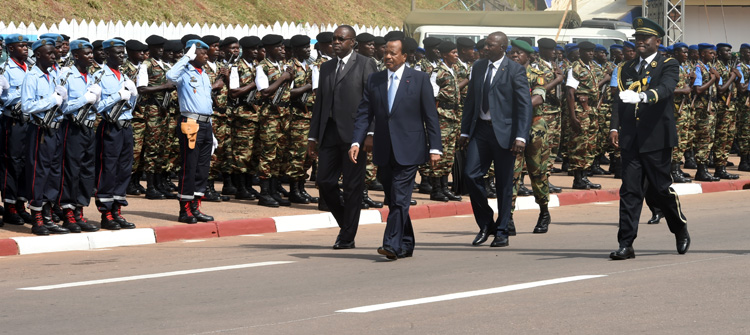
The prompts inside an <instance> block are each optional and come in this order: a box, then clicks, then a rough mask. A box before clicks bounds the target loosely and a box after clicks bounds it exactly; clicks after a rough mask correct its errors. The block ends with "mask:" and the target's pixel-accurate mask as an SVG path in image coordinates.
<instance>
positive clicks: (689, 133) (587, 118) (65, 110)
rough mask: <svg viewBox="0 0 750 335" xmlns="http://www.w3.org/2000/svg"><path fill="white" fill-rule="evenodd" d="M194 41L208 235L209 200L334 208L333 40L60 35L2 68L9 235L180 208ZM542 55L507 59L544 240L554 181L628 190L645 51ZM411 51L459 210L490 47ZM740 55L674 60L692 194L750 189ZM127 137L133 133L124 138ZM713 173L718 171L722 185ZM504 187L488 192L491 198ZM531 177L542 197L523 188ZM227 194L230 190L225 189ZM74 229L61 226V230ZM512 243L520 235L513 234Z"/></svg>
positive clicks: (684, 55) (374, 43)
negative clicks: (734, 153) (207, 126)
mask: <svg viewBox="0 0 750 335" xmlns="http://www.w3.org/2000/svg"><path fill="white" fill-rule="evenodd" d="M191 40H200V41H202V42H203V43H205V44H206V45H207V46H208V52H207V55H208V62H207V64H206V65H205V66H204V67H203V69H202V71H205V72H206V73H207V74H208V77H209V78H210V81H211V84H212V87H211V89H212V100H213V114H212V116H211V117H210V121H211V123H212V127H213V133H214V149H213V153H212V160H211V165H210V171H209V182H208V185H207V186H206V188H205V190H202V191H201V192H200V193H202V195H203V196H202V198H201V199H198V200H197V201H196V202H193V203H191V204H189V205H190V206H189V207H190V208H188V209H187V210H191V211H192V214H193V216H194V217H196V218H198V219H199V220H202V221H205V220H206V219H205V218H210V217H207V216H205V215H202V214H201V213H200V209H199V208H198V206H199V204H200V200H203V201H227V200H229V199H230V197H229V196H234V197H235V198H236V199H241V200H257V201H258V205H261V206H267V207H279V206H290V205H291V203H298V204H309V203H318V208H319V209H321V210H325V209H326V205H325V204H324V203H320V202H319V198H318V197H313V196H311V195H310V194H308V193H307V191H306V190H305V181H306V180H307V179H308V178H310V180H313V181H314V179H315V169H316V162H315V161H314V160H313V159H311V158H310V157H309V156H308V155H307V145H308V144H307V142H308V130H309V124H310V118H311V113H312V106H313V104H314V103H315V90H316V89H317V85H318V72H319V69H320V65H321V64H322V63H323V62H325V61H327V60H329V59H331V58H332V57H335V55H334V53H333V48H332V41H333V33H331V32H323V33H320V34H318V35H317V36H316V40H317V41H316V43H315V44H314V48H315V50H316V51H317V52H316V55H317V56H316V57H311V54H312V53H311V39H310V38H309V37H307V36H304V35H296V36H293V37H292V38H290V39H283V37H281V36H280V35H274V34H269V35H266V36H263V37H262V38H260V37H257V36H247V37H242V38H240V39H237V38H234V37H227V38H224V39H221V38H219V37H218V36H213V35H206V36H202V37H201V36H197V35H186V36H184V37H183V38H182V39H180V40H168V39H165V38H163V37H161V36H157V35H152V36H149V37H148V38H147V39H146V40H145V44H144V43H142V42H140V41H137V40H128V41H125V40H123V39H121V38H113V39H110V40H106V41H101V40H98V41H93V42H89V40H88V39H86V38H84V37H81V38H79V39H77V40H73V41H71V40H70V38H69V37H68V36H65V35H58V34H44V35H41V36H40V39H39V40H38V41H35V42H33V43H32V42H31V41H29V39H28V38H27V37H26V36H23V35H19V34H12V35H8V36H7V37H6V38H5V40H4V42H5V50H7V54H8V58H7V61H6V62H5V64H4V65H3V67H2V70H0V71H2V72H3V75H2V76H0V84H2V85H1V87H0V88H1V89H2V95H1V96H0V101H1V102H2V109H3V116H2V119H3V120H2V124H1V127H2V129H1V130H2V136H0V142H1V143H0V150H2V171H0V173H3V174H4V181H3V184H2V189H0V191H2V198H3V205H4V208H3V210H2V213H3V221H2V222H3V223H8V224H15V225H23V224H24V223H30V224H32V232H33V233H35V234H38V235H47V234H50V233H68V232H80V231H96V230H98V229H99V228H98V227H96V226H94V225H92V224H90V223H88V221H87V219H86V218H85V216H84V214H83V208H84V207H87V206H88V205H89V202H90V199H91V198H92V197H94V198H96V205H97V209H98V210H99V211H100V212H101V213H102V221H101V227H102V228H104V229H113V230H114V229H127V228H134V227H135V225H134V224H132V223H130V222H128V221H127V220H125V219H124V218H123V217H122V213H121V207H122V206H127V201H126V200H125V195H126V194H127V195H144V196H145V198H146V199H154V200H157V199H176V198H178V194H176V193H174V192H175V191H176V188H177V187H176V185H174V184H173V182H172V179H173V178H175V176H176V175H179V173H180V170H181V166H180V160H179V157H180V152H179V151H180V145H179V143H178V141H177V134H178V131H179V130H180V125H179V124H178V121H177V120H178V117H179V116H180V115H181V113H183V114H184V111H181V108H180V102H179V101H178V100H179V99H178V96H177V92H176V90H175V84H174V83H173V82H170V81H169V80H168V79H167V72H168V71H169V69H170V68H171V67H172V65H173V64H175V63H176V62H177V61H178V60H180V58H181V57H182V56H183V53H184V52H185V47H186V44H187V43H188V41H191ZM356 41H357V46H356V49H355V50H356V52H358V53H359V54H361V55H364V56H366V57H372V58H374V59H375V60H376V63H377V65H378V70H383V69H384V68H385V66H384V64H383V62H382V59H383V53H384V50H385V44H386V43H385V39H384V38H382V37H379V36H373V35H371V34H369V33H361V34H359V35H357V36H356ZM536 42H537V45H538V46H537V47H533V46H532V45H533V44H534V43H533V42H532V40H531V39H529V38H518V39H516V40H514V41H512V43H511V46H510V47H509V49H508V50H507V54H506V57H510V58H511V59H512V60H514V61H516V62H518V63H520V64H522V65H524V66H526V68H527V77H528V80H529V87H530V88H531V90H530V92H529V93H530V94H531V96H532V103H533V106H534V118H533V122H532V126H531V129H530V139H529V143H527V146H526V149H525V152H524V153H523V154H521V155H519V156H518V157H517V159H516V169H515V182H516V187H514V197H515V195H516V194H518V195H532V194H533V195H534V197H535V200H536V202H537V203H538V204H539V205H540V209H541V213H540V217H539V221H538V222H537V226H536V227H535V229H534V232H536V233H544V232H546V231H547V226H548V224H549V221H550V218H549V212H548V211H547V203H548V201H549V193H550V192H553V193H554V192H561V188H559V187H557V186H555V185H552V184H551V183H549V179H548V177H549V175H550V174H551V173H559V172H567V173H568V174H570V175H572V176H574V181H573V184H572V188H573V189H598V188H601V185H599V184H595V183H593V182H591V181H590V180H589V179H588V177H589V176H592V175H605V174H614V176H615V178H617V177H619V174H620V170H619V162H620V158H619V152H618V150H617V148H615V147H614V146H613V145H611V144H610V143H609V142H608V137H609V136H608V135H609V133H610V131H616V130H612V129H610V128H609V120H610V117H611V114H612V112H613V111H612V108H613V106H615V104H614V103H613V101H614V99H616V98H617V97H618V92H619V91H620V90H625V89H632V87H631V88H623V87H618V84H617V80H616V78H617V74H618V72H619V70H620V69H619V64H622V63H623V62H624V61H627V60H630V59H634V58H635V57H636V56H637V51H636V46H635V45H634V44H633V43H631V42H625V43H624V44H623V45H612V46H610V47H609V50H608V49H607V48H605V47H604V46H602V45H595V44H593V43H590V42H581V43H578V44H567V45H565V46H561V45H558V44H557V43H556V42H555V41H554V40H552V39H547V38H542V39H539V40H538V41H536ZM405 43H411V44H413V47H414V48H409V49H415V50H418V51H417V52H415V53H414V54H410V55H409V58H408V62H407V66H410V67H413V68H415V69H417V70H420V71H424V72H427V73H429V74H430V75H431V82H432V85H433V90H434V95H435V100H436V107H437V109H438V113H439V118H440V129H441V138H442V142H443V143H442V146H443V151H444V155H443V156H442V157H441V161H440V163H439V164H437V165H436V166H427V165H425V166H423V167H421V168H420V170H419V173H420V183H419V184H416V183H415V189H416V190H418V191H419V192H421V193H426V194H429V195H430V199H431V200H435V201H460V200H461V195H462V194H465V187H462V185H461V181H460V179H461V177H460V176H461V172H460V170H461V164H462V155H463V153H462V150H460V148H458V147H457V146H456V144H457V141H458V137H459V132H460V123H461V114H462V109H463V101H464V100H465V98H466V93H467V86H468V85H467V84H468V82H469V78H470V76H471V73H470V70H471V66H472V64H473V62H475V61H476V60H477V59H480V58H483V57H484V55H483V53H484V51H485V49H484V40H480V41H478V42H476V43H475V41H473V40H471V39H469V38H465V37H461V38H458V39H456V41H455V42H453V41H444V40H442V39H438V38H434V37H427V38H425V39H424V40H423V41H422V43H423V45H424V49H422V48H416V46H417V41H415V40H413V39H411V38H407V40H406V41H405ZM29 48H31V49H32V51H33V53H34V57H33V58H32V57H28V49H29ZM48 49H49V50H48ZM120 49H122V50H123V51H122V52H117V50H120ZM731 49H732V46H731V45H729V44H726V43H721V44H719V45H717V46H713V45H710V44H700V45H697V46H688V45H685V44H684V43H677V44H675V45H672V46H670V47H669V48H663V51H662V52H663V53H668V54H669V55H670V57H673V58H675V59H677V60H678V61H679V62H680V63H681V72H680V82H679V84H678V87H677V89H676V90H675V94H676V96H677V97H676V99H675V101H676V102H675V104H676V108H675V114H676V115H675V116H676V117H677V127H678V133H679V147H677V148H675V149H674V155H673V164H672V177H673V179H674V182H677V183H683V182H690V181H691V176H690V175H689V174H687V173H685V172H683V171H682V170H681V166H684V167H686V168H695V169H697V173H696V175H695V176H694V179H695V180H698V181H716V180H719V179H720V178H721V179H736V178H738V176H737V175H736V174H730V173H728V172H727V170H726V167H727V166H728V165H729V164H731V162H729V161H728V156H729V153H730V150H731V149H732V144H733V143H734V144H736V145H737V147H738V148H739V151H738V153H739V155H740V157H741V162H740V165H739V167H738V168H739V170H742V171H750V157H748V155H750V124H749V123H750V102H749V101H750V94H748V82H746V80H745V78H750V77H749V76H750V65H748V64H750V45H748V44H743V45H742V47H741V49H740V54H739V58H738V57H736V56H733V55H732V52H731ZM87 50H88V51H87ZM109 76H112V78H113V79H111V82H108V80H109ZM40 82H42V83H43V85H41V84H39V83H40ZM637 84H638V83H633V85H637ZM117 102H121V103H119V104H118V103H117ZM91 106H94V107H93V110H94V111H93V112H90V111H89V110H90V109H92V107H91ZM113 110H114V111H115V112H113ZM615 112H616V111H615ZM108 125H111V126H112V127H110V128H111V129H110V128H107V126H108ZM123 129H126V130H127V131H128V132H132V135H127V134H124V135H121V136H120V135H117V136H114V135H113V134H114V133H116V132H117V131H122V130H123ZM127 136H130V139H125V138H126V137H127ZM125 156H127V157H125ZM607 156H609V158H607ZM683 158H684V163H683ZM556 162H557V163H562V164H561V168H559V169H558V168H556V167H555V163H556ZM454 163H455V164H454ZM601 164H605V165H606V164H608V165H609V170H608V171H606V170H604V169H603V168H602V167H601ZM683 164H684V165H683ZM709 166H713V167H714V168H715V171H714V173H713V174H711V173H710V172H709V170H708V167H709ZM308 172H310V173H309V174H308ZM492 173H493V172H492V170H490V172H489V175H488V177H487V178H486V183H487V185H488V186H489V188H488V189H489V190H490V197H494V195H493V194H492V193H494V192H493V191H492V190H493V189H494V187H493V185H492V184H493V183H492V182H491V180H493V178H492ZM525 174H528V176H529V178H530V180H531V188H532V190H528V189H527V188H526V187H525V186H524V185H523V179H524V175H525ZM449 175H452V176H453V178H449ZM376 176H377V172H376V167H375V166H374V165H373V164H372V161H371V155H370V159H369V160H368V167H367V174H366V184H367V188H366V189H365V191H364V192H365V196H364V200H363V203H362V207H363V208H368V207H383V203H382V202H378V201H374V200H373V199H371V198H370V197H369V196H368V194H367V192H368V189H369V190H382V185H380V183H379V182H378V180H377V177H376ZM144 179H145V182H146V186H145V187H143V186H142V184H141V181H142V180H144ZM449 180H450V181H449ZM215 181H220V182H222V185H223V186H222V188H221V190H217V189H216V188H215V186H214V182H215ZM283 184H288V185H289V189H288V190H287V189H286V188H285V187H284V186H283ZM254 186H259V189H260V191H258V190H256V188H255V187H254ZM27 202H28V204H29V209H30V210H31V213H29V212H27V208H26V204H25V203H27ZM184 218H185V216H183V212H181V215H180V218H179V220H180V221H181V222H186V223H194V222H196V220H195V219H193V218H187V219H185V220H183V219H184ZM60 221H62V222H63V223H62V225H61V226H59V225H57V224H56V223H55V222H60ZM511 222H512V221H511ZM510 229H511V234H513V233H514V230H515V228H514V226H513V225H511V227H510Z"/></svg>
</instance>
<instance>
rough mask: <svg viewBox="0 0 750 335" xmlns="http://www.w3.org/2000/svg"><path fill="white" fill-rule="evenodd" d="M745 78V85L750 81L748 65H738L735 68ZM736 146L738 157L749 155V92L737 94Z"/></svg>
mask: <svg viewBox="0 0 750 335" xmlns="http://www.w3.org/2000/svg"><path fill="white" fill-rule="evenodd" d="M737 67H738V68H739V69H740V72H741V73H742V75H743V76H744V77H745V83H747V81H748V80H750V65H748V64H745V63H740V64H739V65H738V66H737ZM737 98H738V101H737V142H738V143H737V144H738V145H739V147H740V155H749V154H750V106H749V105H748V98H750V92H748V91H743V92H739V93H738V94H737Z"/></svg>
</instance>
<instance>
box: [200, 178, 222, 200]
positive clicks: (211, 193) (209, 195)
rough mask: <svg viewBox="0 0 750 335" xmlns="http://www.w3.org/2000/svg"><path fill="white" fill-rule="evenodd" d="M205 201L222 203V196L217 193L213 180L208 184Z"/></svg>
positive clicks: (204, 194)
mask: <svg viewBox="0 0 750 335" xmlns="http://www.w3.org/2000/svg"><path fill="white" fill-rule="evenodd" d="M203 199H204V200H206V201H210V202H221V194H219V192H216V189H215V188H214V181H213V180H209V181H207V182H206V190H205V191H204V192H203Z"/></svg>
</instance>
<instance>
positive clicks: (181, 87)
mask: <svg viewBox="0 0 750 335" xmlns="http://www.w3.org/2000/svg"><path fill="white" fill-rule="evenodd" d="M189 61H190V59H188V57H187V56H183V57H182V58H180V60H179V61H178V62H177V63H176V64H175V65H174V66H172V68H171V69H170V70H169V71H167V79H168V80H169V81H171V82H174V83H175V85H177V96H178V97H179V99H178V101H179V102H180V112H182V113H186V112H187V113H195V114H200V115H211V114H212V113H213V100H211V81H210V80H209V79H208V75H207V74H206V73H205V71H198V70H196V69H195V67H194V66H193V65H191V64H189V63H188V62H189Z"/></svg>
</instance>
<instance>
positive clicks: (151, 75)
mask: <svg viewBox="0 0 750 335" xmlns="http://www.w3.org/2000/svg"><path fill="white" fill-rule="evenodd" d="M163 64H164V63H163V62H161V63H160V62H159V61H157V60H155V59H153V58H149V59H147V60H145V61H144V62H143V64H141V69H142V71H144V70H145V71H146V74H147V75H148V86H159V85H164V84H166V83H167V69H166V67H165V66H164V65H163ZM165 94H168V92H164V91H161V92H157V93H150V94H143V96H142V97H141V101H142V104H141V107H142V108H143V119H144V123H145V130H143V131H142V133H141V136H142V138H143V149H142V150H143V152H142V157H143V167H142V170H143V171H145V172H146V173H159V172H162V171H161V169H162V168H163V167H164V165H165V161H166V158H165V156H166V147H165V144H166V143H167V134H166V132H165V128H164V124H165V123H166V117H167V112H166V111H165V110H164V109H163V108H162V107H161V104H162V102H163V101H164V95H165ZM145 134H148V136H145Z"/></svg>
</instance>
